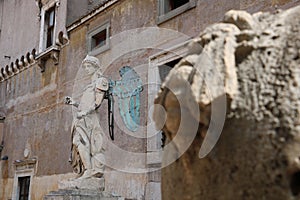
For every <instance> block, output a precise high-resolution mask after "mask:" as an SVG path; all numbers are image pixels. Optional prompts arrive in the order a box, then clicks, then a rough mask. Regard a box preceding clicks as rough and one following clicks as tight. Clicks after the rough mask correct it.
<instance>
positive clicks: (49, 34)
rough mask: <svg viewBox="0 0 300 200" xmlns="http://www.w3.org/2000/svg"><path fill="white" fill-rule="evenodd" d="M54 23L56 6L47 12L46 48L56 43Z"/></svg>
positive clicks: (45, 27)
mask: <svg viewBox="0 0 300 200" xmlns="http://www.w3.org/2000/svg"><path fill="white" fill-rule="evenodd" d="M54 24H55V7H52V8H51V9H49V10H47V11H46V13H45V26H44V31H45V39H46V48H48V47H51V46H52V45H53V44H54Z"/></svg>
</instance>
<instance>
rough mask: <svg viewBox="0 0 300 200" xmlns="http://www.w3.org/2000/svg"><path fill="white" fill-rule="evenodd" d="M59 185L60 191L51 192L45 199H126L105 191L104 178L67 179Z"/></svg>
mask: <svg viewBox="0 0 300 200" xmlns="http://www.w3.org/2000/svg"><path fill="white" fill-rule="evenodd" d="M58 187H59V190H58V191H52V192H50V193H49V194H47V195H46V196H44V200H94V199H99V200H124V198H122V197H120V196H116V195H112V194H109V193H107V192H105V191H104V178H89V179H73V180H66V181H62V182H60V183H59V184H58Z"/></svg>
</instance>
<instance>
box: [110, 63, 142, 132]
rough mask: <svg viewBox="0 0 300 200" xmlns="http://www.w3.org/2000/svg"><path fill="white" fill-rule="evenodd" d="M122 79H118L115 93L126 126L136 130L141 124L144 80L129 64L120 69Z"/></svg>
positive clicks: (114, 89)
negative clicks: (141, 98)
mask: <svg viewBox="0 0 300 200" xmlns="http://www.w3.org/2000/svg"><path fill="white" fill-rule="evenodd" d="M120 75H121V77H122V78H121V80H119V81H116V82H115V85H114V88H113V95H115V96H118V105H119V112H120V115H121V117H122V120H123V122H124V124H125V126H126V127H127V128H128V129H129V130H131V131H136V130H137V129H138V127H139V125H140V93H141V91H142V90H143V82H142V80H141V78H140V76H139V75H138V74H137V73H136V71H134V69H132V68H131V67H129V66H125V67H122V68H121V69H120Z"/></svg>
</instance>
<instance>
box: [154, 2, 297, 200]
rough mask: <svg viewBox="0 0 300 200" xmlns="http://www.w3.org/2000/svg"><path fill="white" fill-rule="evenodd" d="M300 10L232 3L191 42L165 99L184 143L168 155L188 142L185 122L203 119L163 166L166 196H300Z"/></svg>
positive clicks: (161, 98)
mask: <svg viewBox="0 0 300 200" xmlns="http://www.w3.org/2000/svg"><path fill="white" fill-rule="evenodd" d="M299 13H300V7H295V8H293V9H290V10H287V11H279V12H277V13H276V14H270V13H261V12H259V13H256V14H253V15H250V14H248V13H246V12H244V11H229V12H228V13H226V15H225V18H224V21H223V22H222V23H218V24H214V25H212V26H210V27H208V28H206V29H205V31H204V32H203V33H201V34H200V36H199V37H197V38H195V39H194V40H193V41H192V42H191V43H190V44H189V50H190V52H189V55H188V56H186V57H185V58H183V59H182V60H181V61H180V62H179V63H178V64H177V65H176V66H175V67H174V68H173V69H172V70H171V72H170V73H169V75H168V76H167V78H166V79H165V82H164V83H163V85H162V88H161V90H160V92H159V94H158V97H157V98H156V100H155V103H156V104H160V105H161V106H163V108H164V109H165V112H166V114H165V115H162V109H156V110H155V111H154V118H155V121H156V123H157V126H158V127H163V131H164V133H165V134H166V136H167V141H166V143H167V144H168V143H171V144H172V145H173V147H174V148H171V149H168V150H166V151H164V155H163V162H165V161H166V160H168V159H169V157H170V156H173V155H174V154H176V153H177V151H181V149H182V147H181V146H182V145H183V144H184V142H182V141H184V138H182V139H181V138H179V139H177V140H176V141H173V140H172V139H173V138H174V137H175V136H176V134H177V131H178V130H179V128H180V125H181V123H180V121H181V120H182V119H184V118H186V116H189V121H191V122H194V123H197V124H198V128H197V130H196V136H195V140H194V141H193V143H192V144H191V146H190V147H189V148H188V149H187V151H186V152H185V153H184V154H183V156H181V157H180V158H179V160H178V161H176V162H174V163H172V164H171V165H169V166H168V167H166V168H164V169H162V196H163V199H172V200H174V199H180V200H183V199H249V200H254V199H273V200H277V199H278V200H282V199H286V200H287V199H295V198H299V196H300V128H299V124H300V117H299V116H300V92H299V91H300V75H299V66H300V51H299V49H300V14H299ZM222 98H223V100H225V101H219V100H220V99H222ZM218 101H219V103H218ZM195 105H196V106H195ZM224 107H225V108H226V110H225V111H226V112H224V109H223V108H224ZM195 108H196V109H195ZM197 109H199V110H200V112H199V113H197V112H196V111H197ZM223 112H224V119H222V116H223ZM182 116H185V117H182ZM164 117H165V118H166V123H165V124H161V122H164V121H165V120H164ZM222 120H225V124H224V126H223V124H222V123H219V122H220V121H222ZM218 123H219V124H218ZM210 127H212V129H211V130H210V131H209V129H210ZM218 128H220V130H221V132H220V134H218V133H217V132H218ZM185 132H186V134H187V135H189V132H190V128H189V127H188V126H185ZM219 136H220V138H219ZM218 139H219V140H218ZM201 146H204V147H203V149H201V151H200V147H201ZM201 148H202V147H201ZM199 151H200V155H199ZM199 156H200V158H201V159H200V158H199ZM177 172H180V173H177Z"/></svg>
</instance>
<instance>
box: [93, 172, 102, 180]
mask: <svg viewBox="0 0 300 200" xmlns="http://www.w3.org/2000/svg"><path fill="white" fill-rule="evenodd" d="M93 177H96V178H101V177H103V172H102V171H99V170H94V173H93Z"/></svg>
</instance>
